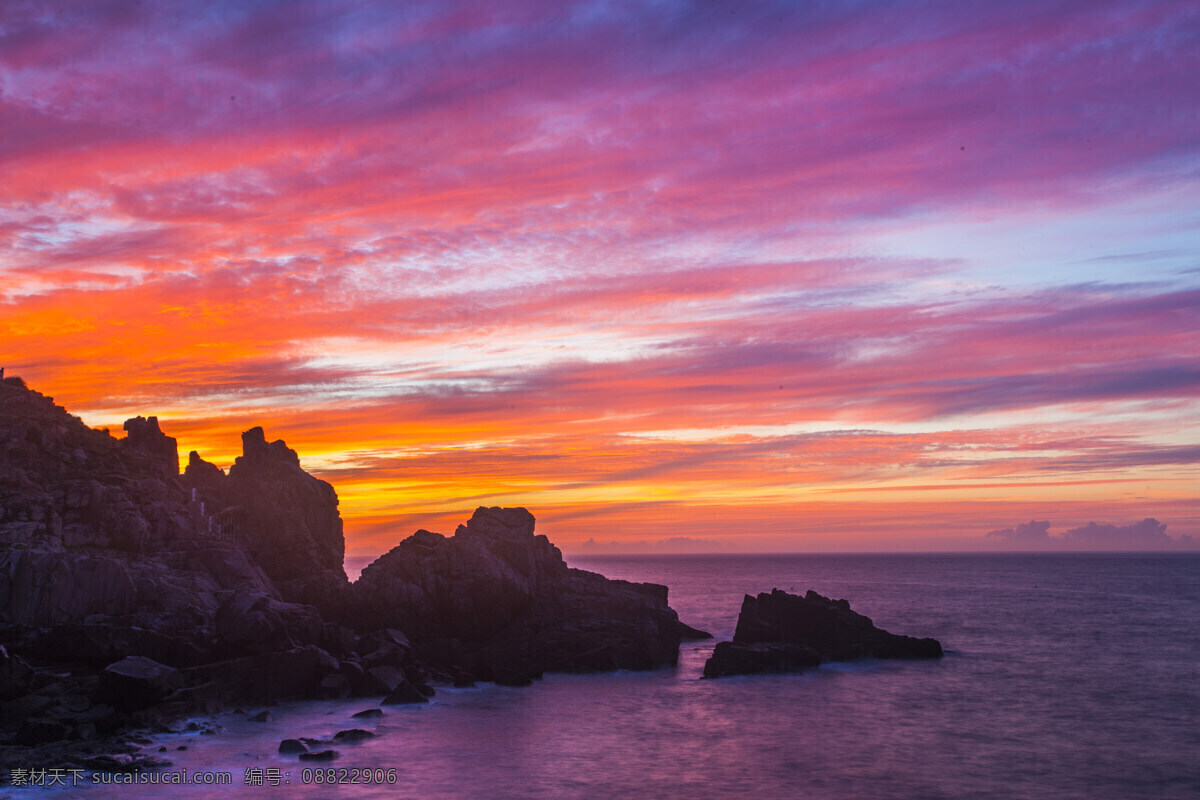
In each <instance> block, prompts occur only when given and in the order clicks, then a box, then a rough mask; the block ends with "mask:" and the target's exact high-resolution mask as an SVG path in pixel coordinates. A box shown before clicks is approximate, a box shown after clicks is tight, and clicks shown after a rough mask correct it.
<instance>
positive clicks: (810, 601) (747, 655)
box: [704, 589, 942, 678]
mask: <svg viewBox="0 0 1200 800" xmlns="http://www.w3.org/2000/svg"><path fill="white" fill-rule="evenodd" d="M941 656H942V646H941V644H940V643H939V642H938V641H937V640H936V639H915V638H913V637H911V636H900V635H897V634H894V633H888V632H887V631H885V630H882V629H880V628H876V627H875V625H874V623H872V622H871V620H870V618H869V617H865V616H863V615H862V614H858V613H856V612H854V611H851V610H850V603H849V602H847V601H845V600H832V599H830V598H828V597H823V596H821V595H819V594H817V593H816V592H814V591H812V590H809V591H808V593H807V594H805V595H804V596H803V597H800V596H799V595H794V594H788V593H787V592H784V591H781V590H779V589H775V590H773V591H772V592H770V593H769V594H768V593H766V592H763V593H761V594H759V595H758V596H757V597H753V596H751V595H746V597H745V599H744V600H743V601H742V609H741V612H740V613H739V614H738V621H737V628H736V629H735V631H734V634H733V641H732V642H720V643H719V644H717V646H716V648H714V650H713V655H712V657H711V658H709V659H708V661H707V662H706V663H705V665H704V677H706V678H719V677H723V676H726V675H746V674H750V673H755V672H794V671H798V670H801V669H804V668H805V667H815V666H818V665H820V664H821V663H822V662H824V661H850V660H854V659H859V658H940V657H941Z"/></svg>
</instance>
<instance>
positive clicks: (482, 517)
mask: <svg viewBox="0 0 1200 800" xmlns="http://www.w3.org/2000/svg"><path fill="white" fill-rule="evenodd" d="M533 526H534V518H533V514H530V513H529V511H528V510H527V509H525V508H520V507H518V508H501V507H499V506H492V507H491V508H488V507H486V506H480V507H479V508H477V509H475V513H474V514H472V515H471V518H470V519H469V520H467V524H466V525H459V526H458V529H457V530H456V531H455V532H454V535H455V536H488V537H492V538H497V539H507V540H509V541H525V540H528V539H532V538H533Z"/></svg>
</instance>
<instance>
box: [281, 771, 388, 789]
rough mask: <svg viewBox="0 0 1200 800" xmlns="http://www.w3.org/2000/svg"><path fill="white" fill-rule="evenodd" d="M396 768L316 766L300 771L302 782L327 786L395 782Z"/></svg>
mask: <svg viewBox="0 0 1200 800" xmlns="http://www.w3.org/2000/svg"><path fill="white" fill-rule="evenodd" d="M396 780H397V776H396V768H395V767H391V768H386V767H374V768H372V767H361V768H360V767H314V768H310V769H304V770H302V771H301V772H300V782H301V783H305V784H310V783H311V784H317V785H320V784H325V785H327V786H340V785H343V784H344V785H349V786H353V785H360V784H394V783H395V782H396Z"/></svg>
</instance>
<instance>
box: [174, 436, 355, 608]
mask: <svg viewBox="0 0 1200 800" xmlns="http://www.w3.org/2000/svg"><path fill="white" fill-rule="evenodd" d="M183 477H184V483H185V485H187V486H188V487H189V488H190V489H191V490H192V491H193V493H194V495H195V497H196V498H197V499H198V501H199V502H200V503H202V504H203V506H204V508H205V512H206V513H207V514H208V515H210V518H211V519H212V520H213V522H212V524H213V526H214V527H215V528H216V529H217V530H219V531H220V532H222V533H223V534H225V535H227V536H228V537H230V538H233V539H235V540H237V541H238V543H239V544H241V546H242V547H243V548H244V549H245V550H246V553H247V554H248V555H249V557H250V559H251V560H252V561H253V562H254V563H255V564H257V565H258V566H259V567H261V568H262V570H263V572H264V573H266V575H267V577H268V578H269V579H270V580H271V582H272V584H273V586H274V587H275V588H276V589H277V590H278V592H279V595H280V596H281V598H282V599H284V600H287V601H291V602H298V603H306V604H312V605H319V606H321V607H322V608H323V609H324V610H329V609H331V608H333V607H335V606H336V605H337V603H338V602H340V599H341V597H342V595H343V594H344V592H345V591H346V587H347V580H346V573H345V571H344V570H343V568H342V560H343V558H344V557H345V554H346V542H345V539H344V538H343V536H342V519H341V517H340V516H339V515H338V499H337V493H336V492H334V490H333V487H332V486H330V485H329V484H328V483H326V482H325V481H322V480H319V479H317V478H314V477H313V476H311V475H309V474H308V473H307V472H305V471H304V470H303V469H302V468H301V467H300V458H299V456H297V455H296V451H295V450H292V449H291V448H289V447H288V446H287V445H286V444H284V443H283V441H282V440H276V441H273V442H270V443H268V442H267V440H266V437H265V435H264V434H263V429H262V428H251V429H250V430H248V431H246V432H245V433H243V434H242V455H241V456H239V457H238V458H237V460H236V461H235V462H234V464H233V466H232V467H230V468H229V474H228V475H223V474H222V473H221V471H220V470H219V469H218V468H217V467H216V466H215V465H213V464H209V463H208V462H206V461H204V460H203V459H201V458H200V457H199V456H198V455H197V454H195V453H194V452H193V453H191V454H190V455H189V457H188V466H187V469H186V470H185V471H184V476H183Z"/></svg>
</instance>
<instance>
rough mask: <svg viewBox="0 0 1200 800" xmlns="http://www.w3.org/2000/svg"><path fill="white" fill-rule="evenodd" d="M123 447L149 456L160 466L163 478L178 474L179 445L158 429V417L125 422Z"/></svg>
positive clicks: (136, 418) (137, 418)
mask: <svg viewBox="0 0 1200 800" xmlns="http://www.w3.org/2000/svg"><path fill="white" fill-rule="evenodd" d="M124 427H125V433H126V434H127V436H126V437H125V442H124V444H125V446H126V447H128V448H131V449H133V450H140V451H141V452H143V453H146V454H147V455H149V456H150V457H151V458H152V459H153V460H154V462H155V463H157V464H159V465H160V466H161V474H162V476H163V477H164V478H171V477H173V476H175V475H178V474H179V444H178V443H177V442H176V441H175V439H174V438H173V437H170V436H167V435H166V434H165V433H163V432H162V430H161V429H159V427H158V417H150V418H146V417H134V418H133V419H127V420H125V426H124Z"/></svg>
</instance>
